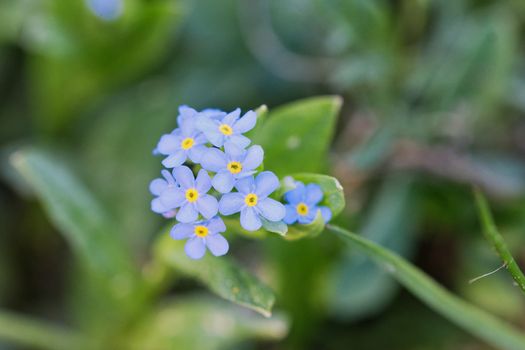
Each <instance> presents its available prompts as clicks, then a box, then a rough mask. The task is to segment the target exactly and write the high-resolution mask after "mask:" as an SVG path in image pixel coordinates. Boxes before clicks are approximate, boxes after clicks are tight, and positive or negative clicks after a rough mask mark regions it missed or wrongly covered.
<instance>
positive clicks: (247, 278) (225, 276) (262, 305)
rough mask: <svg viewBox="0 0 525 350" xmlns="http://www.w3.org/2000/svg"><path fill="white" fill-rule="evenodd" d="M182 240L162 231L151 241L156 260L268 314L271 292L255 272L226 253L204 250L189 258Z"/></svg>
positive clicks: (235, 301) (228, 297) (231, 299)
mask: <svg viewBox="0 0 525 350" xmlns="http://www.w3.org/2000/svg"><path fill="white" fill-rule="evenodd" d="M184 244H185V242H184V241H176V240H174V239H172V238H171V237H170V235H169V234H168V233H167V232H166V233H164V234H162V235H161V236H160V238H159V239H158V241H157V243H156V245H155V255H156V257H157V259H158V260H159V261H163V262H164V263H165V264H166V265H168V266H170V267H171V268H173V269H174V270H175V271H176V272H180V273H182V274H184V275H186V276H188V277H192V278H195V279H197V280H199V281H200V282H201V283H202V284H203V285H205V286H206V287H208V288H209V289H210V290H211V291H213V292H214V293H216V294H217V295H219V296H221V297H223V298H224V299H226V300H229V301H232V302H234V303H237V304H239V305H242V306H245V307H247V308H250V309H253V310H255V311H257V312H259V313H261V314H263V315H264V316H270V315H271V310H272V307H273V304H274V302H275V295H274V294H273V292H272V291H271V289H270V288H269V287H267V286H266V285H264V284H263V283H262V282H260V281H259V280H258V279H257V278H256V277H255V276H253V275H252V274H250V273H249V272H247V271H246V270H244V269H242V268H241V267H239V266H237V265H236V264H235V263H234V262H233V261H232V260H230V259H229V258H228V257H214V256H213V255H211V254H209V253H207V254H206V256H204V258H202V259H200V260H192V259H190V258H189V257H188V256H187V255H186V253H185V252H184Z"/></svg>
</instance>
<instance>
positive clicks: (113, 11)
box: [87, 0, 124, 21]
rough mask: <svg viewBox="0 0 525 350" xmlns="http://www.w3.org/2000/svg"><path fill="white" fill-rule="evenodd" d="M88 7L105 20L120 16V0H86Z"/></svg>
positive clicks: (121, 7) (121, 3)
mask: <svg viewBox="0 0 525 350" xmlns="http://www.w3.org/2000/svg"><path fill="white" fill-rule="evenodd" d="M87 5H88V7H89V9H90V10H91V11H92V12H93V13H94V14H95V15H96V16H97V17H99V18H101V19H103V20H105V21H113V20H115V19H117V18H118V17H120V15H121V14H122V10H123V7H124V6H123V2H122V0H87Z"/></svg>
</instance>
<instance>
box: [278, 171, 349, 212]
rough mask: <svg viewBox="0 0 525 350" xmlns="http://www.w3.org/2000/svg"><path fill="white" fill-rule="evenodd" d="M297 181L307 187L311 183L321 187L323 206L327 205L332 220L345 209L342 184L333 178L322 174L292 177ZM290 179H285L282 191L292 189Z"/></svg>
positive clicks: (302, 174)
mask: <svg viewBox="0 0 525 350" xmlns="http://www.w3.org/2000/svg"><path fill="white" fill-rule="evenodd" d="M290 177H291V178H292V179H294V180H296V181H301V182H303V183H304V184H305V185H306V184H309V183H316V184H318V185H319V186H321V189H322V190H323V194H324V198H323V201H322V202H321V205H326V206H327V207H328V208H330V210H331V211H332V218H335V217H336V216H337V215H339V213H341V211H343V209H344V207H345V195H344V192H343V186H341V183H340V182H339V181H338V180H337V179H336V178H335V177H332V176H328V175H320V174H308V173H299V174H293V175H291V176H290ZM292 186H293V184H290V180H289V178H284V179H283V181H282V191H283V192H284V191H287V190H289V189H291V188H293V187H292Z"/></svg>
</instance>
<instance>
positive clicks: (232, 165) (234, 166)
mask: <svg viewBox="0 0 525 350" xmlns="http://www.w3.org/2000/svg"><path fill="white" fill-rule="evenodd" d="M226 168H228V170H229V171H230V173H232V174H238V173H240V172H241V171H242V164H241V163H239V162H229V163H228V165H227V166H226Z"/></svg>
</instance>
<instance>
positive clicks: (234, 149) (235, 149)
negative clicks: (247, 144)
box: [224, 142, 246, 160]
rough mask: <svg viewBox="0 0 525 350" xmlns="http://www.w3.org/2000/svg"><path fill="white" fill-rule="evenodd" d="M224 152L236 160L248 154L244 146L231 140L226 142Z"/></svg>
mask: <svg viewBox="0 0 525 350" xmlns="http://www.w3.org/2000/svg"><path fill="white" fill-rule="evenodd" d="M224 152H225V153H226V156H227V157H228V158H231V159H234V160H240V159H241V158H242V157H243V156H245V154H246V151H245V150H244V148H241V147H239V146H237V145H236V144H234V143H231V142H226V143H225V144H224Z"/></svg>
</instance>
